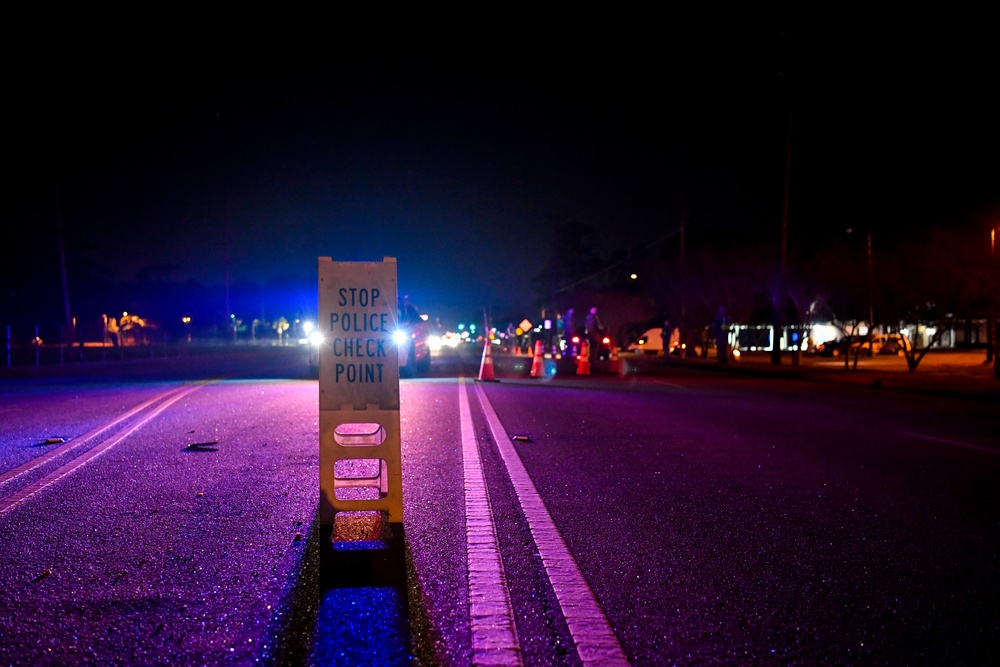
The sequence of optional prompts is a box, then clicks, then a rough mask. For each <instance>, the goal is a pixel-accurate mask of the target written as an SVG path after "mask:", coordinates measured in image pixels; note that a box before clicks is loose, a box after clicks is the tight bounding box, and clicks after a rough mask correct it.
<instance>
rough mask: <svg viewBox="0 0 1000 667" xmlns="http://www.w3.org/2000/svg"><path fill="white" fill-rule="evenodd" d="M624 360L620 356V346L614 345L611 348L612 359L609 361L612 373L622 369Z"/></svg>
mask: <svg viewBox="0 0 1000 667" xmlns="http://www.w3.org/2000/svg"><path fill="white" fill-rule="evenodd" d="M621 367H622V362H621V359H619V358H618V346H617V345H616V346H613V347H612V348H611V361H610V362H609V363H608V370H609V371H611V372H612V373H618V372H620V371H621Z"/></svg>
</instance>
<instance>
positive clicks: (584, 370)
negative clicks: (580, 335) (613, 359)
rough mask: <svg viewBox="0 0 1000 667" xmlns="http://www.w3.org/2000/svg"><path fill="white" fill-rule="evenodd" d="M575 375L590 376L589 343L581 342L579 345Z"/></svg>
mask: <svg viewBox="0 0 1000 667" xmlns="http://www.w3.org/2000/svg"><path fill="white" fill-rule="evenodd" d="M576 374H577V375H590V343H588V342H587V341H583V342H582V343H580V356H579V357H577V362H576Z"/></svg>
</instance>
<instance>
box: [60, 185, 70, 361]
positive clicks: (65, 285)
mask: <svg viewBox="0 0 1000 667" xmlns="http://www.w3.org/2000/svg"><path fill="white" fill-rule="evenodd" d="M56 232H57V235H58V237H59V269H60V271H61V272H62V290H63V317H64V319H63V332H62V334H63V335H62V339H63V341H62V342H63V343H67V344H69V343H72V342H73V337H74V332H73V314H72V313H73V311H72V310H70V307H69V277H68V275H67V272H66V244H65V242H64V241H63V228H62V205H61V204H60V202H59V197H58V195H57V196H56Z"/></svg>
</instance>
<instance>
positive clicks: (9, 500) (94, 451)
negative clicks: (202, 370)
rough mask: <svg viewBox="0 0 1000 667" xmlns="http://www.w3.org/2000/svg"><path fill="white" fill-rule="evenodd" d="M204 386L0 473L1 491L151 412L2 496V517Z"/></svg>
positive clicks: (158, 399)
mask: <svg viewBox="0 0 1000 667" xmlns="http://www.w3.org/2000/svg"><path fill="white" fill-rule="evenodd" d="M204 384H205V383H199V384H195V385H185V386H181V387H177V388H174V389H171V390H169V391H166V392H164V393H162V394H159V395H158V396H155V397H153V398H151V399H149V400H148V401H146V402H145V403H142V404H140V405H138V406H136V407H134V408H132V409H131V410H129V411H128V412H126V413H125V414H123V415H121V416H120V417H118V418H117V419H115V420H114V421H111V422H108V423H107V424H104V425H102V426H98V427H96V428H94V429H92V430H90V431H88V432H87V433H85V434H84V435H82V436H80V437H79V438H74V439H73V440H70V441H69V442H67V443H66V444H64V445H61V446H59V447H56V448H55V449H51V450H49V451H48V452H46V453H45V454H43V455H42V456H39V457H36V458H34V459H32V460H30V461H28V462H27V463H24V464H22V465H20V466H18V467H16V468H12V469H11V470H8V471H7V472H5V473H3V474H0V488H2V487H3V486H4V485H5V484H7V483H8V482H14V481H15V480H17V479H18V478H20V477H22V476H24V475H26V474H28V473H29V472H31V471H32V470H36V469H38V468H40V467H41V466H43V465H45V464H46V463H48V462H49V461H52V460H53V459H55V458H57V457H59V456H62V455H63V454H68V453H70V452H72V451H73V450H75V449H81V448H83V447H84V446H85V445H87V444H88V443H89V442H91V441H93V440H95V439H97V438H99V437H100V436H101V435H102V434H103V433H105V432H106V431H108V430H110V429H112V428H114V427H115V426H117V425H119V424H121V423H122V422H125V421H127V420H129V419H131V418H132V417H134V416H135V415H137V414H139V413H142V412H148V414H145V415H144V416H143V417H142V418H141V419H140V420H139V421H137V422H135V423H134V424H132V425H131V426H129V427H128V428H127V429H125V430H124V431H121V432H120V433H117V434H115V435H114V436H112V437H110V438H108V439H106V440H104V441H102V442H100V443H99V444H97V446H95V447H92V448H91V449H88V450H87V451H86V452H84V453H83V454H81V455H80V456H78V457H76V458H74V459H73V460H72V461H70V462H68V463H66V464H64V465H63V466H61V467H60V468H57V469H56V470H54V471H53V472H51V473H49V474H48V475H46V476H44V477H42V478H41V479H38V480H36V481H34V482H32V483H31V484H28V485H26V486H24V487H22V488H20V489H17V490H16V491H13V492H11V493H9V494H7V495H4V496H0V516H3V515H5V514H7V513H8V512H10V511H11V510H13V509H14V508H15V507H17V506H18V505H20V504H21V503H23V502H24V501H26V500H27V499H28V498H30V497H31V496H33V495H35V494H36V493H38V492H39V491H41V490H42V489H45V488H47V487H49V486H51V485H53V484H55V483H56V482H58V481H59V480H61V479H63V478H64V477H66V476H67V475H70V474H72V473H73V472H76V471H77V470H79V469H80V468H82V467H83V466H85V465H86V464H87V463H89V462H90V461H93V460H94V459H95V458H97V457H98V456H100V455H101V454H103V453H104V452H106V451H108V450H109V449H111V448H112V447H114V446H115V445H117V444H118V443H119V442H121V441H122V440H124V439H125V438H127V437H128V436H130V435H131V434H132V433H134V432H135V431H137V430H138V429H139V428H140V427H142V426H143V425H145V424H146V423H148V422H149V421H151V420H152V419H154V418H156V417H157V416H158V415H159V414H160V413H161V412H163V411H164V410H166V409H167V408H168V407H170V406H171V405H173V404H174V403H176V402H177V401H179V400H181V399H182V398H184V397H185V396H187V395H188V394H190V393H192V392H194V391H196V390H198V389H200V388H201V387H203V386H204ZM157 403H160V405H158V406H157V407H156V408H154V409H152V410H150V408H151V407H152V406H154V405H156V404H157Z"/></svg>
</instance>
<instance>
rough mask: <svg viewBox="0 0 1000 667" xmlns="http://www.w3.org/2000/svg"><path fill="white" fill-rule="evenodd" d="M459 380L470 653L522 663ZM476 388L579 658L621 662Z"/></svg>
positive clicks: (486, 660)
mask: <svg viewBox="0 0 1000 667" xmlns="http://www.w3.org/2000/svg"><path fill="white" fill-rule="evenodd" d="M460 382H461V391H460V392H459V411H460V420H461V426H462V454H463V469H464V474H465V506H466V534H467V541H468V561H469V609H470V613H471V619H472V626H471V627H472V653H473V655H472V661H473V664H476V665H485V664H489V665H522V664H523V660H522V655H521V648H520V644H519V643H518V638H517V628H516V625H515V622H514V612H513V609H512V607H511V602H510V594H509V592H508V590H507V581H506V577H505V575H504V571H503V561H502V560H501V557H500V549H499V546H498V544H497V538H496V529H495V527H494V525H493V516H492V512H491V511H490V507H489V493H488V491H487V489H486V480H485V476H484V474H483V468H482V462H481V459H480V457H479V447H478V443H477V442H476V435H475V430H474V429H473V426H472V414H471V411H470V409H469V398H468V395H469V393H470V390H469V387H468V384H467V383H466V380H465V378H462V379H461V380H460ZM475 392H476V395H477V396H478V398H479V402H480V405H481V406H482V408H483V413H484V414H485V415H486V421H487V423H488V424H489V427H490V431H491V433H492V435H493V440H494V441H495V442H496V444H497V447H498V448H499V450H500V456H501V458H502V459H503V462H504V465H505V466H506V468H507V474H508V476H509V477H510V480H511V483H512V484H513V486H514V491H515V493H516V494H517V499H518V502H519V504H520V505H521V510H522V511H523V512H524V516H525V518H526V519H527V521H528V526H529V527H530V529H531V536H532V538H533V539H534V542H535V546H536V547H537V548H538V555H539V556H540V557H541V560H542V564H543V566H544V567H545V573H546V574H547V575H548V578H549V582H550V583H551V585H552V589H553V590H554V591H555V594H556V599H557V600H558V602H559V607H560V609H561V611H562V614H563V617H565V619H566V624H567V626H568V627H569V632H570V635H571V636H572V639H573V644H574V645H575V646H576V651H577V654H578V655H579V657H580V660H581V662H583V664H584V665H587V666H591V665H593V666H596V665H602V666H603V665H611V666H615V665H628V664H629V662H628V658H627V657H626V656H625V651H624V650H623V649H622V647H621V644H620V643H619V641H618V637H617V636H615V633H614V630H612V629H611V624H610V623H609V622H608V619H607V617H606V616H605V615H604V611H603V610H602V609H601V606H600V605H599V604H598V603H597V599H596V598H595V597H594V593H593V591H591V590H590V586H589V585H588V584H587V581H586V579H584V577H583V573H581V572H580V568H579V567H578V566H577V564H576V560H575V559H574V558H573V556H572V554H570V552H569V548H568V547H567V546H566V543H565V541H563V538H562V535H561V534H560V533H559V529H558V528H556V525H555V522H554V521H553V520H552V516H551V515H550V514H549V511H548V509H547V508H546V507H545V503H544V502H543V501H542V498H541V496H540V495H539V494H538V491H537V489H536V488H535V485H534V483H533V482H532V481H531V477H529V476H528V471H527V470H526V469H525V467H524V464H523V463H522V462H521V458H520V457H519V456H518V455H517V451H516V450H515V449H514V447H513V445H511V440H510V436H509V435H508V434H507V432H506V431H505V430H504V428H503V425H502V424H501V423H500V420H499V418H498V417H497V415H496V412H495V411H494V410H493V406H492V405H491V404H490V402H489V399H488V398H487V397H486V394H485V393H484V392H483V390H482V388H480V387H479V386H478V385H477V386H476V389H475Z"/></svg>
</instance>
